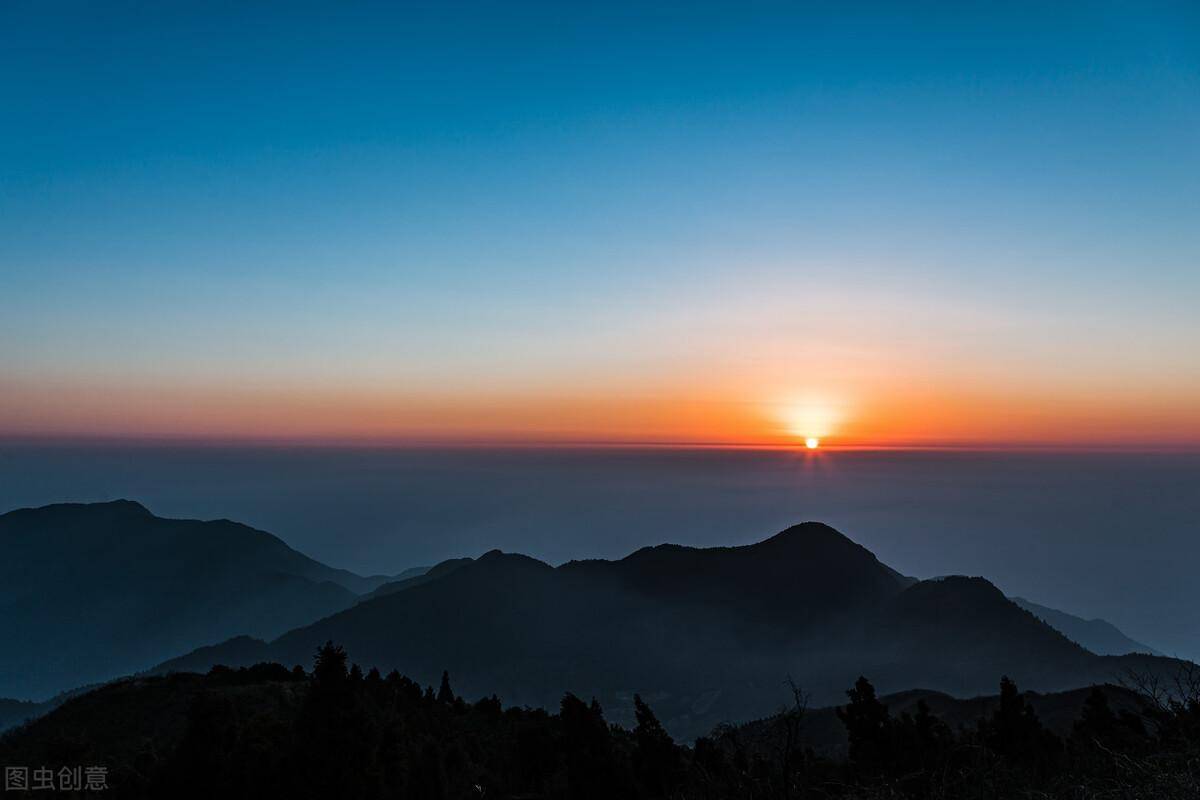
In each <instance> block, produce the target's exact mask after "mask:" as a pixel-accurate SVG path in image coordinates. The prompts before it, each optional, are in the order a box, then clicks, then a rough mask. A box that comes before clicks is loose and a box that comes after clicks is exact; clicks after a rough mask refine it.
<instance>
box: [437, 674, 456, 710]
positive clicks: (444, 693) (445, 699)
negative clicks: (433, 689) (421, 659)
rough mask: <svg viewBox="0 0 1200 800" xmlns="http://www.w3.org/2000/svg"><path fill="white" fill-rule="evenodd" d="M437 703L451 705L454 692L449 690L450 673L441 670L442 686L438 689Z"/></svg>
mask: <svg viewBox="0 0 1200 800" xmlns="http://www.w3.org/2000/svg"><path fill="white" fill-rule="evenodd" d="M437 701H438V702H439V703H453V702H454V692H453V691H452V690H451V689H450V673H449V672H448V671H446V670H442V685H441V686H439V687H438V693H437Z"/></svg>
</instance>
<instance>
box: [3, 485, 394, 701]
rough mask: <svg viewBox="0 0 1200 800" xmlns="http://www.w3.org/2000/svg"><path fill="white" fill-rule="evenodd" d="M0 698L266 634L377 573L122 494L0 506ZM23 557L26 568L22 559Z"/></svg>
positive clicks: (315, 614)
mask: <svg viewBox="0 0 1200 800" xmlns="http://www.w3.org/2000/svg"><path fill="white" fill-rule="evenodd" d="M0 552H2V553H3V554H4V558H3V559H0V640H2V641H4V642H6V643H9V646H6V647H4V648H3V649H0V694H5V695H12V696H16V697H33V698H40V697H44V696H47V695H49V694H52V693H54V692H57V691H61V690H64V689H69V688H72V687H75V686H79V685H81V684H86V683H94V682H96V681H100V680H106V679H109V678H112V677H114V676H117V675H121V674H127V673H129V672H132V671H134V670H137V669H142V668H145V667H146V666H147V665H149V664H154V663H156V662H158V661H161V660H162V659H163V658H164V657H166V656H168V655H171V654H175V653H179V652H181V651H186V650H189V649H191V648H194V647H196V646H197V645H201V644H206V643H209V642H215V641H220V640H222V639H225V638H228V637H229V636H231V635H235V634H251V635H256V636H260V637H272V636H277V635H279V634H280V633H282V632H284V631H286V630H288V629H290V628H294V627H296V626H297V625H302V624H305V623H307V622H310V621H312V620H314V619H319V618H321V617H324V616H327V615H328V614H331V613H333V612H335V611H338V610H340V609H342V608H346V607H347V606H349V605H351V604H353V602H354V601H355V599H356V597H357V594H356V592H357V591H358V590H367V589H370V588H373V587H374V586H376V585H378V583H379V582H381V581H382V580H384V579H382V578H378V579H373V578H362V577H360V576H357V575H354V574H353V573H349V572H346V571H345V570H338V569H332V568H330V567H327V566H325V565H324V564H321V563H319V562H317V561H314V560H313V559H311V558H308V557H307V556H305V555H303V554H301V553H299V552H297V551H295V550H293V549H291V548H290V547H288V546H287V545H286V544H284V543H283V542H282V541H280V540H279V539H278V538H276V537H274V536H272V535H271V534H269V533H265V532H263V531H259V530H255V529H253V528H250V527H247V526H245V525H241V524H238V523H235V522H230V521H228V520H217V521H213V522H201V521H197V520H173V519H162V518H159V517H156V516H154V515H153V514H151V513H150V512H149V511H148V510H146V509H145V508H144V507H143V506H141V505H139V504H137V503H134V502H130V501H125V500H121V501H115V502H111V503H95V504H87V505H83V504H64V505H54V506H46V507H44V508H37V509H21V510H18V511H13V512H10V513H7V514H4V515H0ZM35 565H36V568H35Z"/></svg>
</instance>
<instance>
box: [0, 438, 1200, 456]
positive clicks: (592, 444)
mask: <svg viewBox="0 0 1200 800" xmlns="http://www.w3.org/2000/svg"><path fill="white" fill-rule="evenodd" d="M829 438H830V439H831V440H832V441H828V442H822V444H821V445H820V446H819V447H818V448H816V449H809V448H807V447H806V446H805V443H804V441H803V440H797V441H796V442H795V443H790V442H780V441H741V442H738V441H720V440H715V441H704V440H683V439H680V440H653V439H584V438H580V439H557V438H556V439H537V438H529V439H515V438H514V439H504V438H468V437H457V438H428V439H419V438H410V437H340V436H297V437H285V436H196V435H188V434H179V435H170V434H146V435H140V434H139V435H129V434H6V433H0V447H3V446H30V445H46V446H72V445H76V446H120V445H128V446H135V447H136V446H143V447H155V446H157V447H171V446H176V447H180V446H182V447H261V448H280V449H287V448H298V449H356V450H357V449H362V450H389V449H394V450H437V449H445V450H622V449H624V450H746V451H795V452H799V453H805V454H807V455H810V456H814V457H815V456H819V455H820V454H822V453H833V452H922V451H924V452H964V453H965V452H997V453H1019V452H1046V453H1050V452H1058V453H1085V452H1093V453H1131V454H1132V453H1163V454H1168V453H1170V454H1189V453H1200V442H1190V441H1189V442H1180V443H1175V444H1164V443H1162V442H1137V441H1133V442H1124V443H1095V444H1093V443H1078V442H1062V441H1024V442H1012V443H1004V442H989V441H986V440H944V441H909V442H870V441H863V440H849V439H848V440H845V441H839V440H838V439H836V438H835V437H829Z"/></svg>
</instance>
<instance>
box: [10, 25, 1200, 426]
mask: <svg viewBox="0 0 1200 800" xmlns="http://www.w3.org/2000/svg"><path fill="white" fill-rule="evenodd" d="M164 5H167V6H170V9H171V10H169V11H168V10H164V8H163V6H164ZM250 5H252V6H253V7H246V6H250ZM648 5H650V4H644V3H639V4H629V5H627V6H620V5H618V4H615V3H604V4H597V5H595V6H587V5H584V4H569V3H567V4H564V3H554V4H550V3H547V4H541V5H523V4H517V3H492V4H464V5H456V4H451V3H437V4H430V5H429V6H418V5H414V4H404V5H399V4H394V5H391V6H368V5H357V4H355V5H353V6H352V7H348V6H347V5H346V4H340V3H339V4H334V3H328V4H297V3H289V4H287V5H286V6H283V5H280V6H277V7H271V6H269V5H267V4H229V5H227V6H222V5H220V4H214V3H204V4H201V5H197V6H195V7H194V8H193V9H192V10H190V11H189V10H184V9H186V6H185V5H184V4H175V3H172V4H129V5H124V4H109V3H5V4H3V5H2V6H0V435H9V436H13V435H18V436H26V435H34V436H39V435H54V436H97V435H99V436H148V437H159V436H179V437H191V438H206V437H213V438H267V439H271V438H279V439H339V440H356V441H410V440H422V441H426V440H427V441H445V440H456V441H457V440H465V441H492V440H528V441H678V442H789V441H793V440H794V439H795V437H797V436H802V435H809V434H814V435H823V436H826V437H828V439H827V441H831V442H835V443H836V442H842V443H858V444H866V445H891V444H935V443H948V442H966V443H976V444H993V445H996V444H999V445H1009V444H1029V443H1050V444H1065V445H1080V444H1083V445H1089V446H1096V445H1099V446H1108V445H1118V446H1126V445H1128V446H1142V445H1149V446H1196V445H1200V314H1198V313H1197V309H1200V10H1198V8H1197V6H1196V5H1195V4H1179V5H1160V4H1154V3H1129V4H1121V3H1087V4H1078V5H1073V4H1062V3H1053V4H1050V3H1047V4H1041V5H1023V4H1017V3H989V4H972V3H953V4H944V5H940V4H893V5H862V4H848V3H827V4H786V5H785V4H757V3H752V4H740V3H739V4H729V5H727V6H718V5H709V4H702V3H686V4H679V5H676V6H670V5H667V4H658V3H656V4H653V10H648V8H647V6H648Z"/></svg>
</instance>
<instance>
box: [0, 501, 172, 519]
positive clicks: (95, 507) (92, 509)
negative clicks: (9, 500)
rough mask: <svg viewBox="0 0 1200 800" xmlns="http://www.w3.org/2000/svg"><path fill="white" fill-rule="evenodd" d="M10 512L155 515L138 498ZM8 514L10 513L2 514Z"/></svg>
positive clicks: (39, 507) (145, 516)
mask: <svg viewBox="0 0 1200 800" xmlns="http://www.w3.org/2000/svg"><path fill="white" fill-rule="evenodd" d="M8 513H9V514H18V515H27V514H73V515H80V514H89V515H94V516H97V517H99V516H109V517H111V516H119V517H142V518H151V517H153V516H154V514H153V513H151V512H150V509H148V508H146V507H145V506H144V505H142V504H141V503H139V502H137V501H136V500H126V499H124V498H122V499H119V500H106V501H103V502H99V503H50V504H49V505H44V506H36V507H33V508H19V509H17V510H15V511H10V512H8ZM0 516H8V514H4V515H0Z"/></svg>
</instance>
